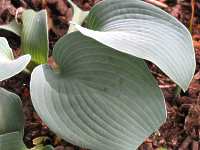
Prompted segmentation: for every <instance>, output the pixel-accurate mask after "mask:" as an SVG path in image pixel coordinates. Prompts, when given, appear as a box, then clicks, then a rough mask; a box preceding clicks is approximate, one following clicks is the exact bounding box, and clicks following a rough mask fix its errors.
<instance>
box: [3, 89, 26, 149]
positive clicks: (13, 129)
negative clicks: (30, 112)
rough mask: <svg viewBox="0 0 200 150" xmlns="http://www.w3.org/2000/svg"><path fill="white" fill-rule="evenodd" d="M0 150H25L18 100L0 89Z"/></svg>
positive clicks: (13, 95) (20, 109)
mask: <svg viewBox="0 0 200 150" xmlns="http://www.w3.org/2000/svg"><path fill="white" fill-rule="evenodd" d="M0 118H1V120H0V150H27V149H26V147H25V145H24V143H23V140H22V137H23V136H22V135H23V126H24V117H23V111H22V106H21V101H20V98H19V97H18V96H17V95H15V94H13V93H11V92H8V91H6V90H5V89H3V88H0Z"/></svg>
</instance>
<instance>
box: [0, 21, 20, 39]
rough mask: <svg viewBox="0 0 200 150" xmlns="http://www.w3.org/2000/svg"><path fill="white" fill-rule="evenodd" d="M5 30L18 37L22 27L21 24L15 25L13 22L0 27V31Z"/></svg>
mask: <svg viewBox="0 0 200 150" xmlns="http://www.w3.org/2000/svg"><path fill="white" fill-rule="evenodd" d="M1 30H6V31H9V32H12V33H14V34H16V35H18V36H20V35H21V30H22V26H21V24H17V23H16V21H15V20H13V21H11V22H10V23H9V24H5V25H0V31H1Z"/></svg>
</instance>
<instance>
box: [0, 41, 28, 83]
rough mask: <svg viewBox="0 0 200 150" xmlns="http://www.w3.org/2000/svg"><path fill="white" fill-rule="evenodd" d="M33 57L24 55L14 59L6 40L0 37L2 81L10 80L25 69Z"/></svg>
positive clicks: (0, 74)
mask: <svg viewBox="0 0 200 150" xmlns="http://www.w3.org/2000/svg"><path fill="white" fill-rule="evenodd" d="M30 59H31V56H30V55H24V56H21V57H19V58H17V59H14V57H13V53H12V49H11V48H10V47H9V45H8V42H7V40H6V39H5V38H3V37H0V68H1V69H0V81H2V80H5V79H8V78H10V77H12V76H14V75H16V74H18V73H20V72H21V71H23V70H24V69H25V67H26V66H27V65H28V63H29V62H30Z"/></svg>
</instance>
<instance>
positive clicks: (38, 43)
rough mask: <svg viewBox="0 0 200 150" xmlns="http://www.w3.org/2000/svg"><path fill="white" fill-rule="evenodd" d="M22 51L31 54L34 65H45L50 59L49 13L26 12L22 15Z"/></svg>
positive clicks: (43, 11)
mask: <svg viewBox="0 0 200 150" xmlns="http://www.w3.org/2000/svg"><path fill="white" fill-rule="evenodd" d="M22 22H23V26H22V34H21V41H22V45H21V47H22V50H23V53H24V54H31V57H32V62H33V63H34V64H43V63H46V62H47V58H48V26H47V12H46V10H42V11H39V12H35V11H33V10H25V11H24V12H23V14H22Z"/></svg>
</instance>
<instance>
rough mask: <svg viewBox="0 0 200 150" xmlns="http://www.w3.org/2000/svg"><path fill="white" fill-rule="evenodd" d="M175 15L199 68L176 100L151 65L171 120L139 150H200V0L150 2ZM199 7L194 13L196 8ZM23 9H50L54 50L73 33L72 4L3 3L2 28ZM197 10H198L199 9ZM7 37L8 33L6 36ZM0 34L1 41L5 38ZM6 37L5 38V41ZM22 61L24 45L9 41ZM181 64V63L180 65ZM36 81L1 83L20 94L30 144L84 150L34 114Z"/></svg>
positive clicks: (19, 78)
mask: <svg viewBox="0 0 200 150" xmlns="http://www.w3.org/2000/svg"><path fill="white" fill-rule="evenodd" d="M98 1H99V0H74V2H75V3H76V4H77V5H78V6H79V7H80V8H82V9H84V10H89V9H90V8H91V7H92V6H93V5H94V4H95V3H97V2H98ZM146 1H147V2H150V3H153V4H154V5H157V6H159V7H161V8H162V9H164V10H166V11H167V12H169V13H171V14H172V15H173V16H175V17H176V18H178V19H179V20H180V21H181V22H182V23H183V24H185V25H186V26H187V27H188V28H190V29H191V30H192V36H193V41H194V46H195V51H196V61H197V68H196V72H195V76H194V79H193V80H192V83H191V85H190V87H189V90H188V91H187V92H186V93H183V92H181V94H180V95H178V96H174V95H175V94H174V91H175V88H176V85H175V84H174V83H173V82H172V81H171V80H170V79H169V78H168V77H166V76H165V75H164V74H163V73H162V72H161V71H160V70H159V69H158V68H157V67H156V66H155V65H153V64H151V63H149V62H148V64H149V67H150V69H151V71H152V73H153V75H154V76H155V78H156V79H157V81H158V83H159V86H160V88H161V89H162V90H163V93H164V95H165V98H166V104H167V113H168V118H167V121H166V123H164V124H163V125H162V126H161V128H160V129H159V130H158V131H157V132H155V133H154V134H152V135H151V136H150V137H149V138H147V139H146V140H145V142H144V143H143V144H142V145H141V146H140V147H139V150H154V149H157V150H159V149H160V150H161V149H162V148H167V149H168V150H200V143H199V141H200V1H199V0H191V1H190V0H146ZM192 6H194V7H192ZM20 7H23V8H25V9H28V8H31V9H34V10H40V9H47V11H48V20H49V22H48V25H49V41H50V42H49V47H50V50H52V48H53V46H54V44H55V42H56V41H57V40H58V39H59V38H60V37H61V36H63V35H64V34H65V33H66V32H67V30H68V21H69V20H70V19H71V17H72V9H71V8H70V5H69V4H68V3H67V2H66V0H44V1H41V0H0V24H5V23H8V22H9V21H11V20H12V19H13V18H14V16H15V13H16V10H17V9H18V8H20ZM193 8H194V9H193ZM1 34H2V33H1ZM1 34H0V35H1ZM4 36H5V35H4ZM6 36H7V37H8V40H9V44H10V46H11V47H12V48H13V51H14V54H15V56H16V57H17V56H18V55H19V54H20V49H19V45H20V39H19V37H16V36H15V35H6ZM180 63H181V62H180ZM29 81H30V75H27V74H25V73H20V74H18V75H16V76H15V77H12V78H11V79H8V80H5V81H3V82H0V86H1V87H4V88H6V89H8V90H9V91H12V92H14V93H16V94H18V95H19V96H20V97H21V99H22V102H23V111H24V114H25V132H24V133H25V135H24V141H25V144H26V145H27V147H29V148H30V147H33V146H34V145H33V139H35V138H37V137H40V136H45V137H47V138H46V139H45V140H44V142H43V144H51V145H53V146H54V147H55V149H56V150H84V149H81V148H78V147H76V146H73V145H71V144H70V143H67V142H65V141H63V140H62V139H60V138H59V137H57V136H56V134H54V133H52V132H51V131H50V130H49V129H48V127H47V126H46V125H45V124H44V123H43V122H42V120H41V119H40V118H39V117H38V115H37V113H36V112H35V111H34V108H33V106H32V103H31V100H30V93H29Z"/></svg>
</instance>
